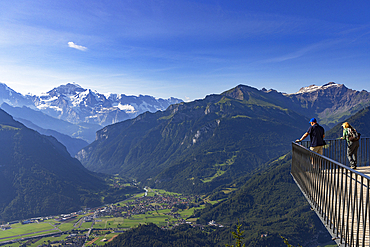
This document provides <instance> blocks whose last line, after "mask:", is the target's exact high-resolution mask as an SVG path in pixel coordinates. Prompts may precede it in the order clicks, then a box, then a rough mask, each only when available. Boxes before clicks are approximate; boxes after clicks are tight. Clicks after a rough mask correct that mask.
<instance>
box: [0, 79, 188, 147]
mask: <svg viewBox="0 0 370 247" xmlns="http://www.w3.org/2000/svg"><path fill="white" fill-rule="evenodd" d="M179 102H182V100H180V99H176V98H173V97H171V98H169V99H161V98H158V99H157V98H154V97H153V96H148V95H139V96H127V95H125V94H116V93H109V94H102V93H99V92H97V91H94V90H91V89H84V88H82V87H81V86H79V85H78V84H76V83H68V84H66V85H61V86H59V87H56V88H53V89H52V90H50V91H48V92H46V93H44V94H42V95H40V96H36V95H30V94H27V95H22V94H20V93H17V92H15V91H14V90H13V89H11V88H9V87H8V86H6V85H5V84H3V83H0V105H1V104H3V103H6V104H7V105H8V106H7V109H8V110H9V108H10V107H13V108H15V107H17V108H24V109H23V112H25V111H27V112H31V111H30V110H34V111H39V112H41V113H44V114H46V115H48V116H51V117H53V118H55V119H59V120H63V122H64V123H70V124H75V125H77V126H76V127H75V129H77V130H76V131H75V132H73V133H68V132H67V131H64V132H61V131H60V129H59V130H58V129H54V128H53V125H54V124H52V123H51V121H53V122H55V120H48V121H43V122H41V121H39V123H38V124H37V125H38V126H39V127H41V128H44V129H52V130H55V131H58V132H61V133H63V134H67V135H70V136H72V137H76V138H81V139H84V140H86V141H88V142H92V141H93V140H94V139H95V131H96V130H97V129H99V128H102V127H104V126H106V125H109V124H113V123H116V122H119V121H123V120H126V119H130V118H133V117H136V116H138V115H140V114H141V113H143V112H146V111H150V112H156V111H158V110H165V109H166V108H167V107H168V106H169V105H171V104H175V103H179ZM12 115H13V114H12ZM32 115H36V114H34V113H32V112H31V113H30V114H24V113H23V114H22V115H17V116H16V115H15V114H14V115H13V116H14V117H17V118H19V119H20V120H21V119H25V120H28V121H31V122H33V123H34V124H36V123H35V122H34V121H35V117H33V116H32ZM38 115H40V114H38ZM63 122H60V123H63ZM59 125H60V124H59ZM67 125H68V124H67ZM66 128H67V127H66ZM69 129H71V128H69ZM81 129H82V130H83V131H82V132H81ZM90 130H91V131H90ZM89 132H91V133H92V134H91V133H89Z"/></svg>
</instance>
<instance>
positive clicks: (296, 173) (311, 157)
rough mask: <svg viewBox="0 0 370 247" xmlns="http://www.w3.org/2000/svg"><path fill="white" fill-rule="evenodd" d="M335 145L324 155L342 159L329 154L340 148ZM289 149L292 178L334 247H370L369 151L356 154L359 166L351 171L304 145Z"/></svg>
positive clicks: (336, 155) (328, 147)
mask: <svg viewBox="0 0 370 247" xmlns="http://www.w3.org/2000/svg"><path fill="white" fill-rule="evenodd" d="M365 141H367V140H364V142H365ZM329 143H330V142H329ZM333 143H334V142H332V144H333ZM335 143H336V144H335V145H332V146H330V145H328V146H327V147H326V149H327V150H326V151H325V152H326V153H327V154H329V155H328V156H330V152H332V153H333V154H335V155H334V156H332V157H334V158H337V159H342V158H343V157H342V156H341V155H342V154H340V152H333V150H330V148H333V147H339V146H342V144H340V145H337V144H338V143H337V141H335ZM344 144H345V143H344ZM365 144H366V143H365ZM365 144H364V145H363V148H364V147H366V148H367V147H368V146H367V145H365ZM292 149H293V160H292V172H291V173H292V176H293V178H294V180H295V182H296V183H297V185H298V187H299V188H300V189H301V191H302V193H303V194H304V196H305V197H306V199H307V200H308V202H309V203H310V205H311V207H312V209H313V210H314V211H315V212H316V213H317V215H318V216H319V218H320V219H321V221H322V222H323V223H324V225H325V226H326V228H327V229H328V231H329V232H330V233H331V235H332V237H333V240H334V241H335V242H336V243H337V244H338V246H370V195H369V193H370V189H369V188H370V166H368V164H369V162H368V160H367V159H368V157H369V155H368V154H369V150H366V151H365V150H359V154H360V155H361V156H362V157H359V158H361V166H359V167H358V168H357V169H356V170H353V169H351V168H349V167H348V166H347V165H344V164H341V163H339V162H337V161H335V160H333V159H330V158H328V157H326V156H322V155H319V154H317V153H314V152H312V151H310V150H309V149H307V148H306V147H304V145H300V144H295V143H293V147H292ZM324 154H325V153H324ZM338 154H340V155H338ZM339 156H340V157H339ZM365 156H366V158H365Z"/></svg>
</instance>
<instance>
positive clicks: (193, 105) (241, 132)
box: [76, 83, 370, 193]
mask: <svg viewBox="0 0 370 247" xmlns="http://www.w3.org/2000/svg"><path fill="white" fill-rule="evenodd" d="M369 104H370V93H368V92H366V91H362V92H358V91H354V90H350V89H348V88H346V87H345V86H344V85H340V84H336V83H328V84H325V85H323V86H309V87H306V88H302V89H301V90H300V91H299V92H297V93H295V94H283V93H279V92H277V91H275V90H266V89H262V90H258V89H256V88H252V87H249V86H245V85H239V86H237V87H235V88H233V89H230V90H228V91H225V92H224V93H222V94H219V95H209V96H207V97H206V98H204V99H202V100H196V101H193V102H187V103H185V102H182V103H179V104H175V105H171V106H170V107H168V108H167V110H165V111H159V112H155V113H148V112H147V113H144V114H141V115H140V116H138V117H136V118H135V119H130V120H126V121H123V122H120V123H117V124H113V125H109V126H106V127H104V128H103V129H101V130H99V131H98V132H97V137H96V140H95V141H94V142H93V143H92V144H90V145H89V146H87V147H85V148H84V149H82V150H81V151H80V152H79V153H78V154H77V156H76V157H77V158H78V159H79V160H80V161H81V163H82V164H83V165H84V166H85V167H87V168H88V169H90V170H93V171H97V172H103V173H110V174H114V173H120V174H125V175H127V176H132V177H135V178H136V179H138V180H140V181H142V182H146V183H147V184H149V185H151V186H157V187H162V188H167V189H168V188H171V189H172V190H174V189H178V190H179V191H181V192H185V191H187V192H195V191H197V192H198V193H199V192H205V191H209V190H212V189H214V188H216V187H217V186H219V185H222V184H224V183H227V182H230V181H231V180H233V179H235V178H236V177H238V176H240V174H244V173H246V172H248V171H250V170H253V169H254V168H256V167H257V166H259V165H260V164H262V163H265V162H267V161H269V160H271V159H273V158H275V157H276V156H279V155H281V154H283V153H285V152H287V151H288V150H289V149H290V141H292V140H294V139H296V138H297V137H300V136H301V135H302V134H303V133H304V132H305V131H306V130H307V129H308V127H309V125H308V120H309V118H311V117H317V118H318V119H319V122H320V124H321V125H324V126H326V128H327V129H328V128H329V127H328V126H330V125H332V124H333V123H338V122H339V121H343V120H344V119H345V117H346V116H348V115H351V114H354V113H355V112H356V109H357V110H361V109H363V107H365V106H366V105H369ZM331 116H332V117H331ZM184 185H186V186H184Z"/></svg>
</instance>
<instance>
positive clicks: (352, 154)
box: [347, 141, 360, 166]
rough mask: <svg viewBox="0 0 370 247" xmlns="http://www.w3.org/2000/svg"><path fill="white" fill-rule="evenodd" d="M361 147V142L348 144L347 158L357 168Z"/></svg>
mask: <svg viewBox="0 0 370 247" xmlns="http://www.w3.org/2000/svg"><path fill="white" fill-rule="evenodd" d="M359 146H360V143H359V141H355V142H349V143H348V147H347V157H348V160H349V163H350V165H351V166H357V149H358V147H359Z"/></svg>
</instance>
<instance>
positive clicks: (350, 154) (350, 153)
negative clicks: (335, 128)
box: [341, 122, 360, 169]
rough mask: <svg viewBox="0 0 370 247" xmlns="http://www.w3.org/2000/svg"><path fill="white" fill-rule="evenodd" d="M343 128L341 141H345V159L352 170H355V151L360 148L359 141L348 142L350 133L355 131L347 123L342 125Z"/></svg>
mask: <svg viewBox="0 0 370 247" xmlns="http://www.w3.org/2000/svg"><path fill="white" fill-rule="evenodd" d="M342 127H343V136H342V137H341V139H345V140H347V145H348V146H347V158H348V160H349V163H350V165H351V168H352V169H356V168H357V150H358V147H359V146H360V143H359V141H358V140H357V141H350V140H349V137H350V136H351V132H353V131H356V130H355V129H354V128H353V127H352V126H351V125H350V124H349V123H348V122H345V123H343V124H342Z"/></svg>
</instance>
